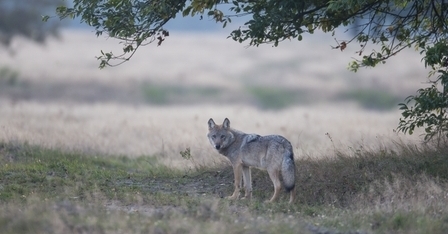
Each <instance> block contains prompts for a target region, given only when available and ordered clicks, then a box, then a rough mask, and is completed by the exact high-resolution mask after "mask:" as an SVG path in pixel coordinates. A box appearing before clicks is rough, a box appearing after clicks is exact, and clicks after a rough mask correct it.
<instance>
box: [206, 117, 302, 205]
mask: <svg viewBox="0 0 448 234" xmlns="http://www.w3.org/2000/svg"><path fill="white" fill-rule="evenodd" d="M208 130H209V132H208V134H207V137H208V139H209V141H210V143H211V144H212V146H213V147H214V148H215V149H216V150H218V152H219V153H220V154H222V155H224V156H225V157H227V158H228V159H229V160H230V162H231V164H232V167H233V173H234V176H235V180H234V185H235V190H234V192H233V194H232V195H231V196H230V197H228V198H229V199H238V198H239V196H240V190H241V182H242V181H241V180H243V182H244V190H245V193H244V197H243V198H246V199H251V198H252V179H251V173H250V170H251V167H255V168H259V169H262V170H267V172H268V174H269V178H270V179H271V180H272V183H273V184H274V195H272V198H271V199H270V200H269V201H268V202H273V201H275V200H276V199H277V197H278V196H279V193H280V190H281V182H280V174H281V176H282V179H283V186H284V187H285V189H286V191H287V192H289V193H290V199H289V203H292V202H293V201H294V198H295V171H296V167H295V164H294V153H293V149H292V146H291V143H290V142H289V141H288V140H287V139H286V138H284V137H282V136H279V135H268V136H260V135H257V134H247V133H244V132H241V131H238V130H235V129H232V128H230V121H229V119H227V118H226V119H224V122H223V123H222V125H218V124H215V122H214V121H213V119H210V120H209V121H208ZM241 177H242V178H241Z"/></svg>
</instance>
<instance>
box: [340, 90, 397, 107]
mask: <svg viewBox="0 0 448 234" xmlns="http://www.w3.org/2000/svg"><path fill="white" fill-rule="evenodd" d="M336 100H353V101H356V102H357V103H359V105H360V106H361V107H363V108H365V109H370V110H390V109H393V108H397V105H398V103H400V102H402V101H403V100H404V97H399V96H397V95H394V94H392V93H390V92H388V91H386V90H380V89H358V90H349V91H346V92H343V93H340V94H338V95H337V97H336Z"/></svg>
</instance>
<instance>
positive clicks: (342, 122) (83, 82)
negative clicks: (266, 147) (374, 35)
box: [0, 31, 448, 233]
mask: <svg viewBox="0 0 448 234" xmlns="http://www.w3.org/2000/svg"><path fill="white" fill-rule="evenodd" d="M62 35H63V36H62V38H61V40H53V41H49V42H48V44H47V45H46V46H44V47H40V46H37V45H34V44H32V43H29V42H26V41H23V40H20V39H18V40H16V41H15V42H14V44H13V49H12V50H10V51H2V52H1V53H3V54H2V56H0V110H1V114H0V206H1V207H0V233H52V232H53V233H61V232H79V233H140V232H145V233H444V231H446V230H447V228H448V222H447V220H448V210H447V209H446V206H445V204H446V202H447V193H446V191H447V179H448V174H447V171H448V170H446V168H447V165H446V154H447V148H446V147H444V146H441V147H435V146H432V145H430V144H429V145H425V144H422V143H421V139H420V138H419V136H418V132H417V133H416V134H415V135H413V136H405V135H402V134H398V133H396V132H395V131H394V129H395V128H396V127H397V124H398V119H399V117H400V113H399V111H398V110H397V107H396V104H397V103H398V102H400V101H402V100H403V99H404V98H405V97H406V96H408V95H411V94H413V93H414V92H415V91H416V90H417V89H418V88H421V87H422V86H424V85H425V84H424V82H425V79H426V72H425V71H424V70H423V69H420V68H422V67H423V66H422V65H421V63H420V58H419V57H418V53H412V51H404V52H403V54H400V55H397V56H396V58H394V59H393V60H392V61H390V62H388V63H387V64H386V65H383V66H380V67H378V68H375V69H365V70H362V71H360V72H359V73H350V72H348V71H347V70H346V66H347V63H348V62H349V61H350V59H352V57H354V56H355V54H356V53H355V51H356V50H357V49H356V48H352V47H350V46H349V48H347V50H346V51H344V52H340V51H337V50H332V49H331V48H330V45H332V43H334V41H333V39H332V38H328V37H325V36H323V35H316V37H314V38H318V39H313V38H304V41H303V42H301V43H296V42H285V43H284V44H282V45H280V47H278V48H272V47H271V46H269V45H268V46H262V47H259V48H245V47H244V45H240V44H237V43H234V42H232V41H230V40H225V39H224V38H225V35H215V34H213V35H210V34H176V33H175V32H173V33H171V36H170V38H169V39H168V40H167V41H165V42H164V44H163V45H162V46H160V47H156V46H150V47H147V48H144V49H143V50H142V51H139V52H138V53H137V55H136V57H134V58H133V59H132V60H131V61H130V62H129V63H126V64H123V65H122V66H119V67H116V68H107V69H105V70H99V69H97V66H98V62H97V61H96V59H95V56H98V55H99V51H100V50H105V51H108V50H120V47H119V46H117V44H116V42H115V41H113V40H111V39H108V40H105V39H101V38H100V39H95V38H94V36H92V35H93V33H91V32H87V33H86V32H79V31H64V32H63V34H62ZM415 55H417V56H415ZM225 117H228V118H229V119H230V121H231V125H232V126H233V127H234V128H236V129H239V130H242V131H245V132H249V133H258V134H263V135H265V134H281V135H284V136H285V137H286V138H288V139H289V140H290V141H291V143H292V144H293V146H294V153H295V160H296V163H297V169H298V178H297V187H298V190H297V191H298V199H297V201H296V202H295V204H293V205H292V206H289V205H287V203H286V201H287V199H286V195H285V196H283V197H282V199H281V201H280V202H278V203H275V204H265V203H263V201H264V200H266V199H267V198H269V197H270V196H271V195H272V194H271V193H272V190H273V189H272V184H271V182H270V181H269V178H268V176H267V174H266V173H264V172H260V171H258V170H254V175H253V180H254V199H253V201H251V202H249V201H227V200H225V199H222V197H223V196H227V195H229V194H230V193H231V191H232V183H233V181H232V178H233V175H232V171H231V168H230V165H229V163H228V162H227V161H226V159H225V158H223V157H222V156H220V155H218V154H217V153H216V152H215V151H214V150H213V149H212V147H211V146H210V144H209V142H208V140H207V138H206V134H207V125H206V123H207V121H208V119H209V118H214V119H215V121H216V122H221V121H222V120H223V119H224V118H225ZM181 152H182V154H181Z"/></svg>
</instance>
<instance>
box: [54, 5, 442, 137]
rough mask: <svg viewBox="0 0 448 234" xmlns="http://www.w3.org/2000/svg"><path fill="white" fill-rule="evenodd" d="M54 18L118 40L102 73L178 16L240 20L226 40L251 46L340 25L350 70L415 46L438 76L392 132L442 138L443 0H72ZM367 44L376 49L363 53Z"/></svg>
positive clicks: (161, 34) (162, 35)
mask: <svg viewBox="0 0 448 234" xmlns="http://www.w3.org/2000/svg"><path fill="white" fill-rule="evenodd" d="M57 14H58V15H59V16H60V17H61V18H66V17H72V18H73V17H80V18H81V20H82V21H83V22H85V23H87V24H88V25H90V26H92V27H94V28H95V30H96V34H97V35H102V34H106V35H107V36H110V37H114V38H118V39H120V40H122V42H123V44H124V47H123V53H121V54H120V55H115V54H113V53H112V52H107V53H104V52H102V55H101V56H100V57H98V59H99V60H100V67H101V68H103V67H105V66H113V65H118V64H120V63H122V62H125V61H128V60H129V59H130V58H131V57H132V55H133V54H134V53H135V52H136V50H137V49H138V48H139V47H141V46H143V45H147V44H149V43H151V42H156V43H157V44H158V45H161V44H162V42H163V41H164V40H165V39H166V37H167V36H169V32H168V29H167V28H165V27H164V26H165V24H166V23H167V22H169V21H170V20H172V19H173V18H175V17H176V16H178V15H179V14H182V15H183V16H194V15H200V16H201V18H202V17H210V18H212V19H214V20H216V22H217V23H220V24H222V26H223V27H227V26H228V25H230V24H229V23H231V21H232V19H234V18H237V17H242V16H245V17H247V19H248V20H247V21H246V22H245V23H244V25H241V26H240V25H237V27H236V28H235V29H233V31H232V32H231V33H230V36H229V37H230V38H232V39H233V40H235V41H237V42H240V43H241V42H248V43H249V45H251V46H258V45H260V44H264V43H272V44H273V45H274V46H277V45H278V44H279V43H280V42H282V41H284V40H293V39H296V40H299V41H300V40H301V39H302V35H303V34H305V33H308V34H313V33H314V32H315V31H317V30H320V31H323V32H326V33H331V34H332V35H335V34H336V29H338V28H344V29H346V32H352V33H351V34H350V35H352V36H353V37H352V38H351V39H349V40H346V41H339V42H338V44H337V45H335V46H334V48H338V49H341V50H344V49H345V48H346V47H347V46H351V45H350V44H359V45H360V47H359V48H360V50H359V51H358V54H359V55H360V59H359V60H354V61H352V62H351V63H350V69H351V70H353V71H356V70H358V69H359V68H360V67H365V66H368V67H375V66H376V65H378V64H381V63H385V61H386V60H387V59H388V58H390V57H392V56H394V55H396V54H397V53H398V52H400V51H401V50H403V49H405V48H408V47H414V48H415V49H416V50H419V51H420V53H421V54H423V60H424V61H425V63H424V64H425V66H427V67H430V68H432V70H433V71H432V72H431V73H430V76H432V75H434V74H439V76H438V77H437V78H436V79H435V80H430V81H429V82H430V83H431V87H430V88H426V89H421V90H419V91H418V92H417V94H416V95H415V96H410V97H409V98H408V99H407V100H405V103H402V104H401V107H400V108H401V109H402V110H403V119H401V120H400V124H399V127H398V130H399V131H402V132H405V133H410V134H412V132H413V131H414V128H415V127H423V126H425V129H426V132H427V135H426V138H427V139H429V138H431V137H432V136H434V135H437V134H436V132H438V133H441V132H440V131H442V132H445V133H448V127H447V126H445V125H446V124H445V122H446V121H445V120H446V119H448V117H447V116H446V111H445V109H446V106H447V105H448V98H447V95H446V88H447V87H448V74H447V71H446V67H447V65H448V64H447V59H446V58H447V56H448V49H447V33H448V24H447V23H448V2H445V1H444V0H412V1H408V0H301V1H297V0H256V1H255V0H190V1H186V0H180V1H179V0H157V1H156V0H74V6H73V7H64V6H61V7H58V8H57ZM368 45H373V47H372V48H377V49H367V48H368ZM117 60H118V63H114V64H113V63H112V62H113V61H115V62H116V61H117Z"/></svg>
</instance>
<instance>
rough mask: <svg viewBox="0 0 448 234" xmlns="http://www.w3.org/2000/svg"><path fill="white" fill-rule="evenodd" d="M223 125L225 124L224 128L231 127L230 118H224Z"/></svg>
mask: <svg viewBox="0 0 448 234" xmlns="http://www.w3.org/2000/svg"><path fill="white" fill-rule="evenodd" d="M222 126H223V127H224V128H230V121H229V119H228V118H225V119H224V122H222Z"/></svg>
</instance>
